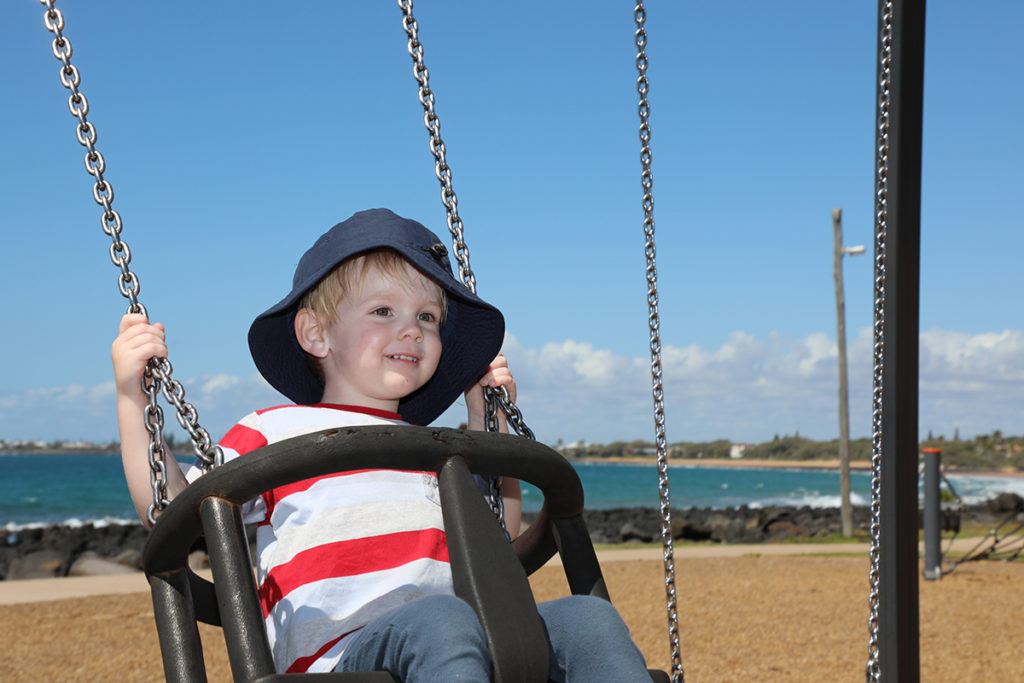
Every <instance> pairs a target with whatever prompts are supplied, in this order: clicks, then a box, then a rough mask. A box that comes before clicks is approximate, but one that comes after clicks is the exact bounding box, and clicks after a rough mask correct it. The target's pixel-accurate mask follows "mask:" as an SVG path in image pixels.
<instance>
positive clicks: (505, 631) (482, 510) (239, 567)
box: [143, 426, 667, 682]
mask: <svg viewBox="0 0 1024 683" xmlns="http://www.w3.org/2000/svg"><path fill="white" fill-rule="evenodd" d="M358 469H401V470H417V471H433V472H437V474H438V486H439V492H440V499H441V506H442V514H443V516H444V524H445V530H446V535H447V539H448V550H449V557H450V560H451V567H452V577H453V581H454V586H455V593H456V594H457V595H458V596H459V597H461V598H463V599H464V600H466V601H467V602H468V603H469V604H470V605H471V606H472V607H473V608H474V610H475V611H476V613H477V616H478V617H479V619H480V622H481V625H482V626H483V628H484V632H485V633H486V635H487V641H488V647H489V649H490V653H491V659H492V673H493V676H494V680H495V681H513V680H515V681H546V680H547V674H548V645H547V639H546V637H545V634H544V629H543V624H542V622H541V620H540V617H539V616H538V615H537V611H536V608H535V603H534V599H533V594H532V592H531V590H530V586H529V581H528V579H527V574H529V573H532V572H533V571H535V570H536V569H538V568H539V567H541V566H543V565H544V563H545V562H547V560H549V559H550V558H551V557H552V556H553V555H554V553H555V552H559V553H560V554H561V559H562V564H563V567H564V568H565V572H566V578H567V579H568V583H569V588H570V590H571V591H572V592H573V593H574V594H586V595H593V596H597V597H602V598H604V599H608V593H607V590H606V588H605V583H604V578H603V577H602V575H601V568H600V565H599V564H598V562H597V556H596V554H595V552H594V548H593V545H592V544H591V542H590V538H589V534H588V533H587V530H586V527H585V525H584V523H583V520H582V512H583V488H582V486H581V484H580V481H579V477H578V476H577V475H576V472H575V470H574V469H573V468H572V466H571V465H570V464H569V463H568V462H567V461H566V460H565V458H563V457H562V456H561V455H559V454H558V453H556V452H555V451H553V450H551V449H550V448H547V447H546V446H544V445H542V444H539V443H537V442H536V441H532V440H529V439H523V438H519V437H515V436H510V435H507V434H488V433H485V432H463V431H457V430H452V429H434V428H428V427H404V426H403V427H391V426H383V427H381V426H374V427H358V428H343V429H334V430H326V431H323V432H317V433H313V434H308V435H305V436H300V437H296V438H294V439H289V440H287V441H283V442H280V443H276V444H272V445H270V446H266V447H264V448H262V449H260V450H258V451H254V452H252V453H249V454H247V455H245V456H243V457H241V458H238V459H236V460H233V461H231V462H229V463H226V464H224V465H222V466H221V467H218V468H216V469H214V470H213V471H211V472H209V473H208V474H206V475H204V476H203V477H201V478H200V479H199V480H198V481H196V482H195V483H193V484H192V485H190V486H189V487H188V488H187V489H186V490H185V491H183V492H182V493H181V494H179V495H178V497H177V498H175V500H174V501H173V502H172V503H171V504H170V505H169V506H168V507H167V508H166V509H165V510H164V512H163V513H162V514H161V515H160V517H159V519H158V521H157V523H156V525H155V526H154V527H153V530H152V533H151V535H150V538H149V540H148V542H147V544H146V547H145V550H144V553H143V564H144V567H145V570H146V574H147V576H148V578H149V582H150V587H151V589H152V593H153V604H154V611H155V614H156V621H157V630H158V632H159V636H160V646H161V651H162V654H163V662H164V673H165V675H166V677H167V680H174V681H205V680H206V671H205V666H204V664H203V656H202V644H201V642H200V640H199V630H198V625H197V624H198V622H199V621H202V622H205V623H211V624H215V625H219V626H221V627H222V628H223V630H224V639H225V642H226V644H227V650H228V657H229V661H230V663H231V670H232V675H233V677H234V679H235V680H236V681H272V680H278V678H279V676H281V675H279V674H276V673H275V669H274V663H273V659H272V656H271V652H270V647H269V644H268V641H267V636H266V631H265V627H264V623H263V617H262V611H261V609H260V605H259V600H258V597H257V592H256V584H255V580H254V578H253V572H252V561H251V558H250V555H249V547H248V543H247V541H246V537H245V529H244V527H243V525H242V518H241V513H240V506H241V504H242V503H244V502H245V501H247V500H250V499H252V498H254V497H256V496H258V495H260V494H261V493H262V492H263V491H265V490H269V489H271V488H275V487H278V486H282V485H285V484H287V483H291V482H295V481H301V480H304V479H309V478H312V477H317V476H322V475H325V474H330V473H334V472H340V471H346V470H358ZM471 472H473V473H477V474H481V475H492V476H511V477H515V478H518V479H522V480H524V481H527V482H530V483H531V484H533V485H535V486H537V487H538V488H539V489H540V490H541V491H542V492H543V494H544V507H543V509H542V511H541V513H540V515H539V516H538V519H537V520H536V522H535V523H534V524H533V525H532V526H531V527H530V528H529V529H527V531H526V532H524V533H523V534H522V535H521V536H520V537H519V538H517V539H516V540H515V542H513V543H512V544H509V543H508V542H507V540H506V539H505V536H504V533H503V532H502V530H501V529H500V527H499V526H498V524H497V523H496V522H495V520H494V516H493V514H492V513H491V512H490V510H489V509H488V506H487V504H486V502H485V501H484V499H483V497H482V496H481V495H480V493H479V489H478V488H477V485H476V482H475V481H474V480H473V477H472V474H471ZM201 535H202V536H205V541H206V546H207V550H208V552H209V556H210V566H211V570H212V572H213V578H214V582H213V583H212V584H211V583H210V582H208V581H206V580H204V579H202V578H200V577H198V576H196V575H195V574H194V573H192V572H191V571H190V570H189V569H188V564H187V557H188V552H189V549H190V548H191V546H192V544H193V543H194V542H195V540H196V539H197V538H199V537H200V536H201ZM581 631H582V629H581ZM581 637H585V634H584V633H582V632H581ZM657 673H658V674H661V676H664V674H663V673H662V672H657ZM306 676H316V680H318V681H323V680H327V681H330V680H338V681H367V682H370V681H380V682H382V681H394V680H396V679H395V678H394V677H392V676H391V674H389V673H387V672H367V673H353V674H341V673H334V674H303V675H299V676H298V679H297V680H302V679H303V678H305V677H306ZM286 680H296V675H295V674H289V675H287V679H286ZM656 680H667V677H666V678H664V679H661V678H660V677H659V678H656Z"/></svg>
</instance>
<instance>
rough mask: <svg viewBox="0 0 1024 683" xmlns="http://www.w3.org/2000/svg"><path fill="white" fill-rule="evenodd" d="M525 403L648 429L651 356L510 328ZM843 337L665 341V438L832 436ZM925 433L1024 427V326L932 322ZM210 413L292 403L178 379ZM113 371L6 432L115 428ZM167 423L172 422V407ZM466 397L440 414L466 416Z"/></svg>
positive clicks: (627, 430) (865, 333)
mask: <svg viewBox="0 0 1024 683" xmlns="http://www.w3.org/2000/svg"><path fill="white" fill-rule="evenodd" d="M504 353H505V355H506V356H507V357H508V358H509V364H510V367H511V368H512V371H513V372H514V373H515V375H516V379H517V384H518V388H519V401H518V405H519V406H520V408H521V409H522V411H523V414H524V416H525V418H526V421H527V424H529V425H530V426H531V428H532V429H533V430H534V431H535V432H536V434H537V437H538V439H540V440H541V441H545V442H554V441H556V440H557V439H559V438H561V439H563V440H565V441H575V440H577V439H581V438H582V439H585V440H587V441H598V442H609V441H614V440H631V439H636V438H641V439H652V438H653V435H654V427H653V424H654V420H653V416H652V412H653V407H652V397H651V393H652V392H651V378H650V360H649V358H648V357H646V356H645V357H628V356H623V355H618V354H615V353H613V352H612V351H611V350H609V349H601V348H597V347H595V346H594V344H592V343H591V342H586V341H577V340H571V339H569V340H564V341H561V342H551V343H548V344H545V345H544V346H543V347H541V348H539V349H537V348H527V347H525V346H523V345H522V344H520V343H519V341H518V340H517V339H516V338H515V337H514V336H512V335H507V336H506V339H505V345H504ZM836 353H837V352H836V343H835V341H834V340H832V339H830V338H829V337H828V336H827V335H826V334H823V333H815V334H811V335H808V336H807V337H804V338H792V337H788V336H785V335H782V334H778V333H773V334H770V335H767V336H766V337H764V338H757V337H754V336H753V335H750V334H747V333H745V332H734V333H733V334H732V335H730V337H729V338H728V339H727V340H726V341H725V343H723V344H722V346H721V347H719V348H716V349H707V348H703V347H700V346H697V345H690V346H686V347H678V346H671V345H668V346H666V347H664V348H663V349H662V371H663V381H664V391H665V411H666V417H667V424H666V433H667V436H668V439H669V441H690V440H708V439H715V438H725V439H730V440H733V441H763V440H767V439H770V438H772V436H773V435H774V434H780V435H782V434H792V433H794V432H797V431H799V432H800V434H802V435H805V436H809V437H811V438H820V439H831V438H834V437H835V435H836V433H837V431H838V427H837V425H838V418H837V416H836V404H837V385H838V381H837V367H836V365H837V363H836ZM920 360H921V372H920V379H921V384H920V386H921V389H920V411H919V412H920V420H919V423H920V428H921V432H922V433H927V431H929V430H931V431H933V432H934V433H935V434H945V435H946V436H952V435H953V431H954V430H955V429H958V430H959V432H960V435H961V436H970V435H973V434H977V433H987V432H991V431H993V430H995V429H1000V430H1002V431H1004V432H1005V433H1008V434H1019V433H1024V332H1022V331H1004V332H999V333H986V334H977V335H970V334H964V333H960V332H951V331H946V330H930V331H927V332H924V333H922V335H921V343H920ZM871 372H872V335H871V330H870V328H864V329H862V330H860V331H858V333H857V334H856V335H855V336H854V337H853V338H852V339H851V340H850V343H849V378H850V409H851V431H852V433H853V435H854V436H855V437H857V436H868V435H869V434H870V414H871V405H870V401H871ZM182 383H183V385H184V386H185V388H186V392H187V395H186V398H187V400H188V401H189V402H191V403H193V404H194V405H195V406H196V408H197V409H198V411H199V416H200V423H201V424H202V425H203V426H205V427H206V428H207V429H208V430H209V432H210V434H211V435H212V436H214V437H215V438H216V437H218V436H220V435H221V434H223V433H224V431H226V430H227V429H228V428H229V427H230V426H231V424H233V423H234V422H235V421H236V420H237V419H238V418H239V417H241V416H242V415H244V414H245V413H247V412H249V411H250V410H252V409H254V408H257V407H266V406H270V405H274V404H276V403H279V402H281V401H282V399H281V397H280V396H279V395H278V394H277V393H276V392H274V390H273V389H271V388H270V387H269V386H268V385H267V383H266V381H265V380H263V378H261V377H259V376H250V377H237V376H232V375H224V374H221V375H210V376H204V377H198V378H193V379H188V380H184V381H182ZM115 407H116V406H115V396H114V386H113V382H105V383H103V384H99V385H96V386H94V387H85V386H82V385H79V384H71V385H67V386H63V387H49V388H42V389H35V390H32V391H28V392H23V393H20V394H8V395H0V438H10V439H17V438H24V439H47V440H49V439H57V438H61V439H91V440H107V439H113V438H116V434H117V425H116V417H115ZM165 411H166V412H167V422H168V423H169V424H172V425H174V428H175V429H177V425H176V424H174V419H173V415H171V413H170V409H165ZM464 411H465V407H464V405H463V404H462V401H461V400H460V401H459V402H458V403H457V405H456V406H453V407H452V408H451V409H449V411H448V412H447V413H446V414H445V415H444V416H442V418H441V419H440V420H439V423H442V424H450V425H457V424H458V423H459V422H461V421H463V420H464V419H465V415H464Z"/></svg>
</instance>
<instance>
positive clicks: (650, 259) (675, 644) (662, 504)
mask: <svg viewBox="0 0 1024 683" xmlns="http://www.w3.org/2000/svg"><path fill="white" fill-rule="evenodd" d="M633 18H634V20H635V22H636V34H635V41H636V49H637V56H636V70H637V74H638V78H637V81H636V90H637V94H639V95H640V102H639V105H638V108H637V110H638V112H639V114H640V143H641V149H640V163H641V166H642V172H641V174H640V184H641V185H642V186H643V191H644V194H643V208H644V237H645V244H644V253H645V255H646V257H647V271H646V273H647V306H648V323H649V325H650V332H651V382H652V385H653V397H654V429H655V438H656V444H657V447H658V498H659V506H658V507H659V511H660V513H661V539H662V546H663V548H664V562H665V594H666V598H667V601H666V607H667V612H668V634H669V642H670V644H671V648H672V680H673V681H674V682H675V683H682V681H683V679H684V672H683V662H682V656H681V654H680V645H679V617H678V614H677V603H676V569H675V559H674V549H673V544H672V505H671V502H670V499H669V486H668V453H667V447H666V444H667V441H666V438H665V400H664V399H665V393H664V390H663V387H662V372H661V318H660V316H659V314H658V267H657V264H656V263H655V248H654V195H653V193H652V188H653V185H654V175H653V173H652V172H651V146H650V143H651V127H650V123H649V119H650V113H651V107H650V105H649V104H648V102H647V93H648V90H649V84H648V82H647V32H646V31H645V30H644V24H645V22H646V21H647V11H646V10H645V9H644V3H643V0H639V1H638V2H637V4H636V9H635V10H634V11H633Z"/></svg>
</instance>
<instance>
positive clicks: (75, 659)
mask: <svg viewBox="0 0 1024 683" xmlns="http://www.w3.org/2000/svg"><path fill="white" fill-rule="evenodd" d="M773 548H774V547H773V546H768V547H765V546H758V547H756V548H755V547H750V546H746V547H733V548H732V549H730V550H729V553H727V554H729V555H731V556H722V555H723V553H722V552H717V553H716V552H711V551H701V552H695V551H693V550H691V549H680V550H677V553H676V586H677V591H678V596H679V623H680V635H681V647H682V660H683V665H684V668H685V671H686V680H687V681H689V682H690V683H695V682H702V681H862V680H864V665H865V662H866V660H867V641H868V633H867V613H868V608H867V593H868V579H867V571H868V562H867V560H866V558H865V555H864V554H862V553H861V552H859V551H860V550H861V549H859V548H857V547H846V548H845V549H843V550H842V552H839V553H837V552H836V551H837V550H838V549H837V548H836V547H835V546H829V547H827V548H826V547H821V546H818V547H813V546H812V547H808V546H784V547H783V548H784V550H782V551H780V552H785V553H787V554H775V551H774V550H773ZM753 553H757V554H753ZM800 553H810V554H800ZM658 556H659V553H657V552H656V551H654V552H651V551H632V552H631V551H609V552H607V553H602V565H603V568H604V573H605V577H606V579H607V582H608V586H609V590H610V592H611V594H612V598H613V600H614V602H615V604H616V605H617V607H618V608H619V610H620V611H621V612H622V614H623V616H624V618H625V619H626V621H627V623H628V624H629V626H630V629H631V631H632V633H633V636H634V639H635V640H636V641H637V643H638V645H640V647H641V649H642V650H643V651H644V653H645V655H646V656H647V659H648V663H649V664H650V665H651V666H654V667H660V668H662V669H665V670H668V669H670V668H671V666H670V654H669V646H668V635H667V627H666V617H665V606H664V604H665V590H664V572H663V568H662V563H661V561H660V560H659V559H653V558H656V557H658ZM75 581H76V580H72V579H50V580H44V581H39V582H29V581H23V582H10V583H6V584H5V583H0V632H2V635H3V640H2V642H3V646H2V647H0V680H2V681H70V680H75V681H99V680H126V681H152V680H159V679H161V678H162V670H161V665H160V655H159V651H158V647H157V640H156V630H155V627H154V625H153V616H152V603H151V602H150V599H149V595H148V593H146V592H139V589H140V588H141V589H143V590H145V583H144V580H143V579H142V577H141V576H128V577H96V578H95V579H94V578H92V577H90V579H89V580H84V581H78V582H77V583H76V582H75ZM68 582H71V583H70V584H69V583H68ZM19 584H20V585H19ZM532 584H533V588H534V592H535V594H536V597H537V599H538V600H547V599H551V598H555V597H560V596H561V595H564V594H566V592H567V588H566V584H565V579H564V576H563V575H562V573H561V569H560V568H559V567H557V566H549V567H545V568H544V569H542V570H540V571H539V572H537V574H535V575H534V577H533V578H532ZM46 586H50V588H49V590H47V589H46ZM62 586H63V587H62ZM97 587H98V588H97ZM97 590H98V591H99V592H113V591H122V592H121V593H120V594H107V595H87V594H88V593H91V592H95V591H97ZM39 591H43V592H39ZM69 594H74V595H78V596H80V597H67V596H68V595H69ZM1022 615H1024V563H1022V562H1017V563H999V562H987V563H979V562H974V563H968V564H964V565H961V566H960V567H958V568H957V569H956V571H955V572H953V573H952V574H950V575H948V576H946V577H945V578H943V579H942V580H941V581H924V580H922V581H921V585H920V621H921V627H920V636H921V637H920V640H921V680H922V681H929V682H930V681H1017V680H1020V679H1021V662H1022V661H1024V656H1022V655H1021V646H1022V645H1024V619H1022V618H1021V617H1022ZM202 635H203V639H204V643H206V648H207V669H208V673H209V676H210V680H213V681H227V680H230V673H229V670H228V666H227V657H226V654H225V653H224V647H223V639H222V636H221V634H220V631H219V629H215V628H213V627H206V626H203V627H202Z"/></svg>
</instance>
